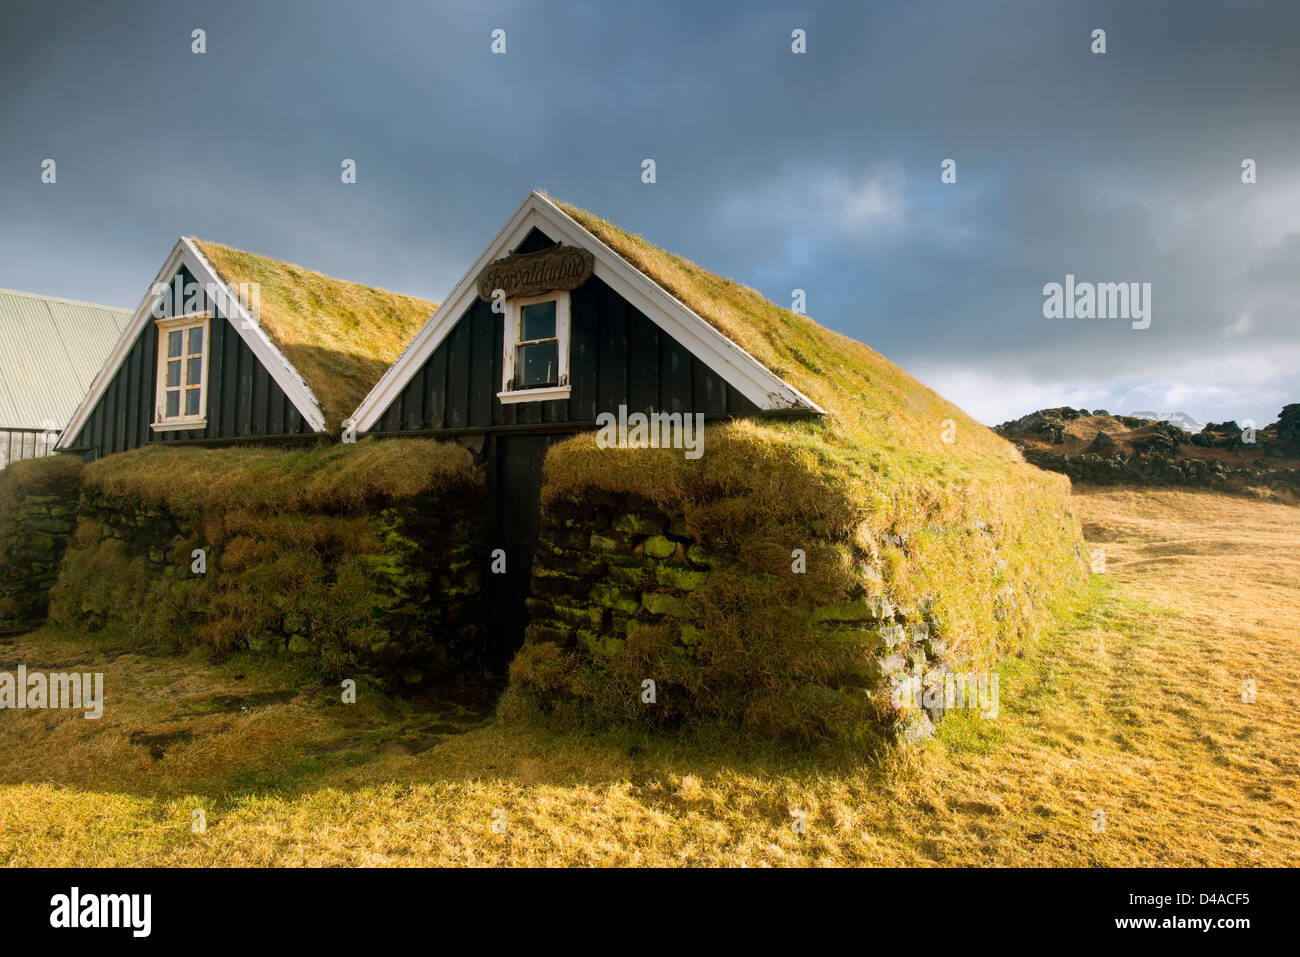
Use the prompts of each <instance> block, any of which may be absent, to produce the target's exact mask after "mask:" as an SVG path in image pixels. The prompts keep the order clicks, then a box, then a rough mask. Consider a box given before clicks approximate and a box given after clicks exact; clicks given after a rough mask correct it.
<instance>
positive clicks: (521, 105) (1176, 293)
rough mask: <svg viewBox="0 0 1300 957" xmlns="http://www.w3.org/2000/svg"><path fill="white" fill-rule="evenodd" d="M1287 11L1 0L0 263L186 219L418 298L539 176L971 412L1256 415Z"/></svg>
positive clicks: (1262, 377)
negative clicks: (865, 349)
mask: <svg viewBox="0 0 1300 957" xmlns="http://www.w3.org/2000/svg"><path fill="white" fill-rule="evenodd" d="M1298 26H1300V10H1298V9H1297V8H1295V7H1294V5H1291V4H1284V3H1277V4H1250V5H1244V6H1240V5H1239V6H1228V5H1210V4H1185V3H1174V2H1164V3H1153V2H1148V3H1142V4H1132V3H1104V4H1091V5H1087V6H1084V5H1077V4H1044V3H1038V2H1024V3H1004V4H970V3H964V2H953V3H946V4H944V3H941V4H907V3H898V4H891V5H881V4H871V5H866V4H850V3H809V4H804V5H798V4H795V5H790V4H776V3H772V4H765V3H737V4H734V5H730V6H726V5H715V4H694V3H658V4H653V5H639V6H635V7H633V6H631V5H624V4H618V5H615V4H593V3H582V2H575V3H560V2H551V3H547V4H536V3H523V2H520V3H515V4H491V3H475V4H460V5H453V6H445V5H439V6H437V7H433V6H431V5H428V4H424V3H413V2H412V3H383V4H358V3H350V2H348V3H344V2H335V3H315V2H313V3H306V2H303V3H289V2H277V3H273V4H267V3H254V2H237V3H231V4H220V5H218V4H214V3H192V4H184V3H172V2H168V3H162V2H159V3H152V4H151V3H135V4H131V5H110V4H102V3H53V4H51V3H44V2H43V3H35V2H32V3H23V2H19V3H10V4H7V5H6V29H5V32H4V34H3V35H2V36H0V83H2V85H0V89H3V90H4V93H5V95H4V97H2V98H0V209H3V210H4V219H3V223H4V227H3V230H0V285H5V286H10V287H15V288H21V289H32V290H35V291H40V292H45V293H51V294H58V295H65V296H70V297H74V298H84V299H90V300H97V301H104V302H110V303H115V304H124V305H133V304H134V303H135V302H136V301H138V299H139V297H140V296H141V295H142V294H143V292H144V288H145V286H146V285H147V282H148V280H149V279H150V278H151V277H152V275H153V273H154V271H155V270H156V268H157V265H158V263H159V262H160V261H161V259H162V257H163V255H164V254H165V253H166V251H167V250H168V249H169V248H170V245H171V243H172V242H173V241H174V239H175V237H176V236H177V235H180V234H182V233H185V234H196V235H200V236H203V237H207V238H211V239H214V240H218V241H221V242H226V243H230V244H233V245H238V246H243V247H246V248H250V249H253V250H256V251H259V252H263V253H267V254H270V255H274V256H277V257H280V258H285V259H290V260H294V261H297V262H301V263H302V264H304V265H308V266H311V267H312V268H316V269H321V270H323V271H326V272H330V273H333V274H335V275H340V276H343V277H346V278H350V279H356V280H360V281H365V282H369V283H374V284H377V285H382V286H386V287H388V288H392V289H396V290H400V291H403V292H409V293H413V294H417V295H422V296H427V297H429V298H434V299H439V298H441V297H442V296H443V295H444V294H445V293H446V291H447V290H448V289H449V288H450V287H451V286H452V285H453V284H454V282H455V281H456V280H457V279H458V278H459V277H460V275H461V274H462V273H463V272H464V270H465V269H466V268H467V266H468V264H469V262H470V261H471V260H472V259H473V258H474V256H476V255H477V253H478V252H479V251H480V249H481V248H482V246H483V245H484V244H485V243H486V242H487V240H488V239H490V238H491V236H492V235H493V234H494V233H495V232H496V230H497V229H498V228H499V226H500V224H501V222H502V221H503V220H504V218H505V217H506V216H508V215H509V214H510V213H511V212H512V211H513V209H514V208H515V206H516V205H517V204H518V202H519V201H520V200H521V199H522V198H523V196H524V195H525V194H526V193H527V191H528V190H529V189H532V188H534V187H544V188H547V189H548V190H550V191H551V192H552V194H554V195H556V196H559V197H562V198H565V199H569V200H572V201H574V202H576V203H578V204H580V205H583V206H586V207H588V208H590V209H592V210H593V211H595V212H598V213H600V214H601V215H604V216H606V217H608V218H611V219H613V220H614V221H616V222H618V223H619V224H620V225H623V226H624V227H626V228H628V229H631V230H634V231H637V232H640V233H642V234H644V235H646V236H647V237H648V238H650V239H651V240H652V241H654V242H657V243H659V244H660V245H663V246H665V247H667V248H669V249H672V250H674V251H676V252H679V253H681V254H683V255H686V256H688V257H690V258H692V259H694V260H696V261H698V262H700V263H701V264H702V265H705V266H707V267H709V268H712V269H714V270H716V271H719V272H722V273H725V274H727V275H729V276H731V277H733V278H735V279H738V280H741V281H744V282H747V283H750V284H751V285H754V286H756V287H757V288H759V289H760V290H761V291H762V292H764V293H765V294H767V295H769V296H770V297H771V298H773V299H774V300H776V301H777V302H781V303H788V302H789V301H790V296H791V291H792V290H793V289H795V288H801V289H804V290H806V291H807V295H808V304H809V309H810V312H812V314H813V315H814V316H815V317H816V318H818V319H819V320H820V321H822V322H823V323H825V324H827V325H829V326H831V327H833V328H835V329H838V330H840V331H842V332H845V333H847V334H849V335H852V336H855V337H857V338H860V339H863V340H864V341H866V342H868V343H870V344H871V345H872V346H874V347H875V348H877V349H878V350H880V351H882V352H884V353H885V354H886V355H888V356H889V357H890V358H892V359H894V360H896V361H898V362H899V363H900V364H902V365H903V366H904V367H906V368H908V369H909V370H912V371H914V372H916V373H917V374H918V375H920V376H921V377H922V378H923V379H925V381H927V382H928V383H929V384H931V385H933V386H934V387H935V388H937V389H939V390H940V391H942V392H945V393H946V394H948V395H950V396H951V397H952V398H954V399H955V400H957V401H959V402H961V403H962V404H964V405H966V406H967V407H968V408H969V409H971V411H973V412H974V413H975V414H976V415H977V416H979V417H981V418H983V419H985V420H986V421H996V420H999V419H1002V418H1007V417H1010V416H1011V415H1013V414H1018V413H1020V412H1023V411H1026V409H1027V407H1028V406H1030V405H1034V406H1036V405H1043V404H1058V403H1061V402H1071V403H1072V404H1087V405H1090V406H1092V405H1096V406H1105V407H1107V408H1111V409H1112V410H1117V409H1125V408H1132V407H1144V406H1145V407H1152V406H1154V407H1157V408H1160V409H1163V408H1165V407H1166V406H1167V405H1169V404H1170V403H1173V404H1178V405H1179V407H1182V408H1185V409H1186V411H1188V412H1191V413H1192V414H1193V415H1196V416H1197V417H1199V418H1202V419H1216V420H1218V419H1225V418H1246V417H1250V418H1254V419H1256V420H1258V421H1270V420H1271V419H1272V417H1273V416H1274V415H1275V413H1276V411H1277V407H1278V406H1280V404H1281V401H1282V400H1285V399H1288V398H1289V399H1294V398H1295V397H1296V395H1297V394H1300V388H1297V387H1300V372H1297V370H1300V362H1297V359H1300V343H1298V340H1297V337H1296V334H1295V332H1296V316H1297V308H1300V287H1298V286H1297V281H1296V278H1295V277H1296V275H1297V270H1296V268H1295V266H1296V257H1297V253H1300V222H1297V210H1300V160H1298V159H1297V157H1300V128H1297V126H1296V124H1295V122H1294V119H1295V116H1296V107H1297V105H1298V104H1297V94H1296V91H1295V84H1294V75H1295V71H1294V60H1295V50H1296V45H1295V37H1296V34H1297V27H1298ZM497 27H500V28H503V29H505V30H506V31H507V43H508V53H507V54H506V55H505V56H493V55H492V54H491V53H490V52H489V49H488V45H489V33H490V31H491V30H492V29H494V28H497ZM796 27H798V28H802V29H805V30H806V31H807V35H808V53H807V54H805V55H803V56H795V55H793V54H792V53H791V52H790V46H789V45H790V32H791V30H793V29H794V28H796ZM1098 27H1100V28H1103V29H1105V30H1106V31H1107V47H1108V52H1107V53H1106V54H1105V55H1104V56H1095V55H1093V54H1092V53H1091V52H1089V42H1090V41H1089V37H1090V33H1091V31H1092V30H1093V29H1094V28H1098ZM195 28H202V29H205V30H206V31H207V43H208V53H207V54H205V55H204V56H195V55H193V54H192V53H191V52H190V31H191V30H193V29H195ZM45 157H53V158H55V159H56V161H57V162H58V174H59V180H58V183H57V185H55V186H44V185H42V184H41V183H40V182H39V170H40V162H41V160H42V159H44V158H45ZM345 157H346V158H353V159H355V160H356V161H357V164H358V183H357V184H356V185H355V186H343V185H342V184H341V183H340V182H339V164H340V162H341V161H342V159H344V158H345ZM645 157H653V158H654V159H655V160H656V162H657V164H658V183H657V184H655V185H654V186H645V185H643V184H642V183H641V182H640V178H639V174H640V163H641V160H642V159H643V158H645ZM947 157H952V158H954V159H955V160H956V161H957V164H958V182H957V183H956V184H955V185H951V186H948V185H943V184H941V183H940V182H939V164H940V162H941V161H942V160H943V159H945V158H947ZM1246 157H1250V158H1252V159H1254V160H1256V162H1257V163H1258V169H1259V174H1258V178H1259V181H1258V183H1257V184H1255V185H1253V186H1246V185H1243V184H1242V183H1241V182H1240V163H1241V161H1242V159H1244V158H1246ZM1066 273H1073V274H1074V275H1075V276H1077V277H1078V278H1079V279H1081V280H1090V281H1094V282H1110V281H1139V282H1150V283H1151V284H1152V288H1153V298H1154V308H1153V321H1152V325H1151V328H1149V329H1146V330H1141V331H1137V330H1133V329H1131V328H1129V327H1128V325H1127V324H1126V323H1123V322H1109V323H1108V322H1103V321H1100V320H1093V321H1088V320H1076V321H1068V320H1056V321H1051V320H1046V319H1044V318H1043V316H1042V300H1043V297H1042V287H1043V285H1044V284H1045V283H1048V282H1060V281H1062V280H1063V279H1064V276H1065V274H1066Z"/></svg>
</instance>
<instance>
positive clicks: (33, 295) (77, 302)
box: [0, 287, 135, 313]
mask: <svg viewBox="0 0 1300 957" xmlns="http://www.w3.org/2000/svg"><path fill="white" fill-rule="evenodd" d="M5 295H9V296H23V297H25V298H27V299H40V300H42V301H44V302H66V303H67V304H68V305H70V306H88V307H90V308H91V309H108V310H111V311H112V312H125V313H132V312H134V311H135V310H134V309H131V308H130V307H129V306H107V305H105V304H104V303H102V302H87V301H86V300H84V299H69V298H67V297H66V296H47V295H45V293H41V292H26V291H25V290H22V289H5V288H4V287H0V296H5Z"/></svg>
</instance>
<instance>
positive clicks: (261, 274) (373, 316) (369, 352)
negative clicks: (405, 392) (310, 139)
mask: <svg viewBox="0 0 1300 957" xmlns="http://www.w3.org/2000/svg"><path fill="white" fill-rule="evenodd" d="M194 243H195V245H196V246H198V248H199V250H200V251H201V252H202V253H203V255H204V256H205V257H206V258H207V260H208V262H210V263H211V264H212V266H213V268H214V269H216V271H217V273H218V274H219V275H220V276H221V278H222V280H223V281H225V282H226V283H233V284H239V283H256V284H257V285H258V287H259V292H260V307H261V311H260V324H261V327H262V329H263V330H264V331H265V332H266V334H267V335H268V336H269V337H270V338H271V340H272V341H273V342H274V343H275V345H276V346H277V347H278V348H279V350H280V351H281V352H282V353H284V356H285V358H287V359H288V360H289V361H290V362H291V363H292V364H293V366H294V367H295V368H296V369H297V370H298V372H299V374H300V375H301V376H302V378H303V380H304V381H305V382H306V383H307V386H308V388H310V389H311V391H312V393H313V394H314V395H315V396H316V399H317V401H318V402H319V403H320V405H321V411H322V412H323V413H324V415H325V423H326V428H327V429H328V430H329V431H337V430H338V428H339V424H340V422H342V420H343V419H345V418H347V417H348V416H349V415H351V414H352V411H353V410H354V409H355V408H356V407H357V405H358V403H360V401H361V400H362V399H363V398H365V395H366V393H367V392H369V391H370V389H371V387H372V386H374V384H375V383H376V382H377V381H379V377H380V376H382V375H383V374H384V372H385V371H387V369H388V367H389V366H390V365H391V364H392V362H393V360H394V359H396V358H397V356H398V355H399V354H400V353H401V351H402V350H403V349H404V348H405V347H406V345H407V343H409V342H410V341H411V339H412V338H413V337H414V336H415V334H416V332H418V331H419V329H420V327H421V326H423V325H424V323H425V322H426V321H427V320H428V318H429V316H430V315H432V314H433V312H434V310H436V309H437V308H438V304H437V303H435V302H430V301H429V300H427V299H419V298H416V297H415V296H403V295H400V294H398V293H394V292H389V291H388V290H386V289H376V288H374V287H372V286H363V285H361V284H360V283H355V282H347V281H345V280H342V279H334V278H332V277H330V276H325V275H322V274H321V273H318V272H313V271H312V270H310V269H304V268H302V267H301V266H295V265H293V264H292V263H286V262H280V261H279V260H275V259H269V258H267V257H266V256H259V255H257V254H255V253H250V252H245V251H244V250H242V249H232V248H231V247H229V246H222V245H219V244H217V243H210V242H204V241H202V240H198V239H195V240H194Z"/></svg>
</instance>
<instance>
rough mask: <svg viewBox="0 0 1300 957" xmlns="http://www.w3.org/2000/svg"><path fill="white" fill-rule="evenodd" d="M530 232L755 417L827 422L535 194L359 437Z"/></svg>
mask: <svg viewBox="0 0 1300 957" xmlns="http://www.w3.org/2000/svg"><path fill="white" fill-rule="evenodd" d="M534 226H536V227H539V228H541V229H542V231H543V232H545V233H546V234H547V235H548V236H550V238H551V239H553V240H555V241H556V242H567V243H570V244H572V245H576V246H582V247H583V248H585V249H588V250H589V251H590V252H591V253H592V254H593V256H594V257H595V260H596V268H595V274H596V275H597V276H599V277H600V278H601V279H602V280H603V281H604V282H605V283H607V284H608V285H609V286H610V287H611V288H612V289H613V290H614V291H615V292H617V293H618V294H619V295H621V296H622V297H623V298H624V299H626V300H627V301H628V302H629V303H631V304H632V305H633V306H634V307H636V308H637V309H638V310H640V311H641V312H642V313H643V314H644V315H646V316H647V317H648V318H649V319H650V320H651V321H652V322H654V323H655V325H657V326H659V327H660V328H661V329H663V330H664V331H665V332H667V333H668V334H669V335H671V336H672V337H673V338H674V339H676V340H677V341H678V342H680V343H681V344H682V346H683V347H684V348H685V349H686V350H687V351H689V352H690V353H691V354H692V355H694V356H697V357H698V358H699V359H701V360H702V361H704V362H705V363H706V364H708V366H709V367H710V368H711V369H713V371H714V372H716V373H717V374H718V375H719V376H721V377H722V378H723V379H724V380H725V381H726V382H727V384H728V385H730V386H731V387H733V388H734V389H736V390H737V391H738V392H740V393H741V394H742V395H744V396H745V397H746V398H747V399H749V401H751V402H753V403H754V405H756V406H757V407H758V408H759V409H762V410H764V411H772V410H777V409H793V408H799V407H803V408H806V409H807V410H808V411H810V412H816V413H819V414H822V415H824V414H826V410H825V409H823V408H822V407H821V406H819V405H818V404H817V403H816V402H813V401H812V400H811V399H809V398H808V397H807V396H806V395H804V394H803V393H802V392H800V391H799V390H798V389H796V388H794V386H792V385H790V384H789V383H788V382H785V381H784V380H783V379H781V378H780V377H779V376H777V375H776V374H775V373H774V372H772V371H771V370H770V369H768V368H767V367H766V366H765V365H763V364H762V363H761V362H759V361H758V360H757V359H755V358H754V357H753V356H751V355H750V354H749V353H748V352H746V351H745V350H744V349H743V348H741V347H740V346H739V345H738V344H736V343H735V342H733V341H732V340H731V339H728V338H727V337H726V336H725V335H723V334H722V333H721V332H719V331H718V330H717V329H715V328H714V327H713V326H712V325H710V324H709V322H708V321H707V320H705V319H704V318H703V317H702V316H700V315H699V314H698V313H696V312H695V311H694V310H692V309H691V308H690V307H688V306H687V305H686V304H685V303H683V302H682V301H681V300H679V299H677V298H676V297H675V296H673V295H672V294H671V293H669V292H668V291H667V290H666V289H664V288H663V287H662V286H660V285H659V284H658V283H656V282H655V281H654V280H653V279H651V278H650V277H649V276H647V275H646V274H645V273H643V272H642V271H641V270H639V269H637V268H636V267H635V266H633V265H632V264H631V263H629V262H628V261H627V260H626V259H624V258H623V257H622V256H620V255H619V254H618V253H616V252H615V251H614V250H613V249H611V248H610V247H609V246H607V245H606V244H605V243H604V242H602V241H601V240H600V239H599V238H597V237H596V236H595V234H593V233H592V232H591V231H590V230H588V229H586V228H585V227H584V226H583V225H582V224H581V223H579V222H578V221H577V220H575V219H574V218H573V217H571V216H570V215H569V214H568V213H566V212H564V210H562V209H560V208H559V207H558V206H556V205H555V204H554V203H552V202H551V201H550V200H549V199H547V198H546V197H545V196H543V195H541V194H540V193H537V192H534V193H532V194H531V195H530V196H529V197H528V198H527V199H526V200H524V202H523V204H522V205H521V206H520V207H519V209H518V210H517V211H516V212H515V215H514V216H512V217H511V218H510V221H509V222H507V223H506V225H505V227H503V228H502V230H501V231H500V232H499V233H497V235H496V238H495V239H493V240H492V243H491V244H490V245H489V246H488V248H487V249H486V250H484V252H483V254H482V255H480V256H479V258H478V259H477V260H476V261H475V263H474V265H473V266H472V267H471V269H470V270H469V272H467V273H466V274H465V276H464V278H462V279H461V281H460V282H459V283H457V285H456V287H455V288H454V289H453V290H452V291H451V293H450V294H449V295H448V296H447V298H446V299H445V300H444V301H443V303H442V305H440V306H439V307H438V311H437V312H436V313H434V316H433V319H432V320H431V321H430V322H428V323H426V325H425V326H424V328H423V329H421V330H420V332H419V333H417V335H416V337H415V338H414V339H413V340H412V341H411V344H410V346H408V347H407V349H406V351H405V352H403V353H402V355H401V356H399V357H398V359H397V361H396V362H395V363H393V365H392V367H391V368H389V370H388V371H387V372H386V373H384V375H383V377H382V378H381V379H380V380H379V381H378V382H377V383H375V387H374V388H373V389H371V391H370V394H369V395H367V396H366V398H365V399H364V400H363V401H362V403H361V405H359V406H358V407H357V410H356V412H354V413H353V415H352V418H353V420H354V422H355V424H356V429H357V431H358V432H368V431H369V430H370V429H371V428H373V427H374V425H375V423H376V422H378V421H379V419H380V417H381V416H382V415H383V414H384V412H385V411H386V410H387V409H388V407H389V406H390V405H391V404H392V402H393V401H394V400H395V399H396V398H397V396H398V395H399V394H400V393H401V391H402V389H403V388H404V387H405V386H406V384H407V382H409V381H410V379H411V377H412V376H414V374H415V372H416V371H417V370H418V369H419V368H420V366H421V365H423V364H424V362H425V361H426V360H427V359H428V358H429V356H431V355H432V354H433V352H434V350H435V349H437V347H438V346H439V345H440V344H441V343H442V341H443V339H445V338H446V337H447V335H448V334H449V333H450V332H451V330H452V329H453V328H454V327H455V325H456V323H457V322H458V321H459V320H460V317H461V315H462V314H463V313H464V311H465V309H466V308H468V307H469V306H470V305H471V304H472V302H473V298H474V297H476V296H477V295H478V290H477V288H476V286H475V282H474V280H475V279H476V277H477V276H478V273H479V271H480V270H482V268H483V267H484V266H486V265H487V264H488V263H490V262H492V261H493V260H495V259H497V258H500V256H501V255H502V254H503V253H504V252H505V251H507V250H508V249H509V248H510V247H512V246H514V245H517V244H518V243H519V242H521V241H522V240H523V238H524V237H525V236H527V235H528V232H529V231H530V230H531V229H532V228H533V227H534Z"/></svg>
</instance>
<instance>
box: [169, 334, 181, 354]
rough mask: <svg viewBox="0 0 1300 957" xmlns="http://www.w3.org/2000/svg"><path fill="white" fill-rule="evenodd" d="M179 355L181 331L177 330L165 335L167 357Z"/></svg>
mask: <svg viewBox="0 0 1300 957" xmlns="http://www.w3.org/2000/svg"><path fill="white" fill-rule="evenodd" d="M180 354H181V331H180V330H179V329H177V330H175V331H173V332H169V333H167V355H169V356H178V355H180Z"/></svg>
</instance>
